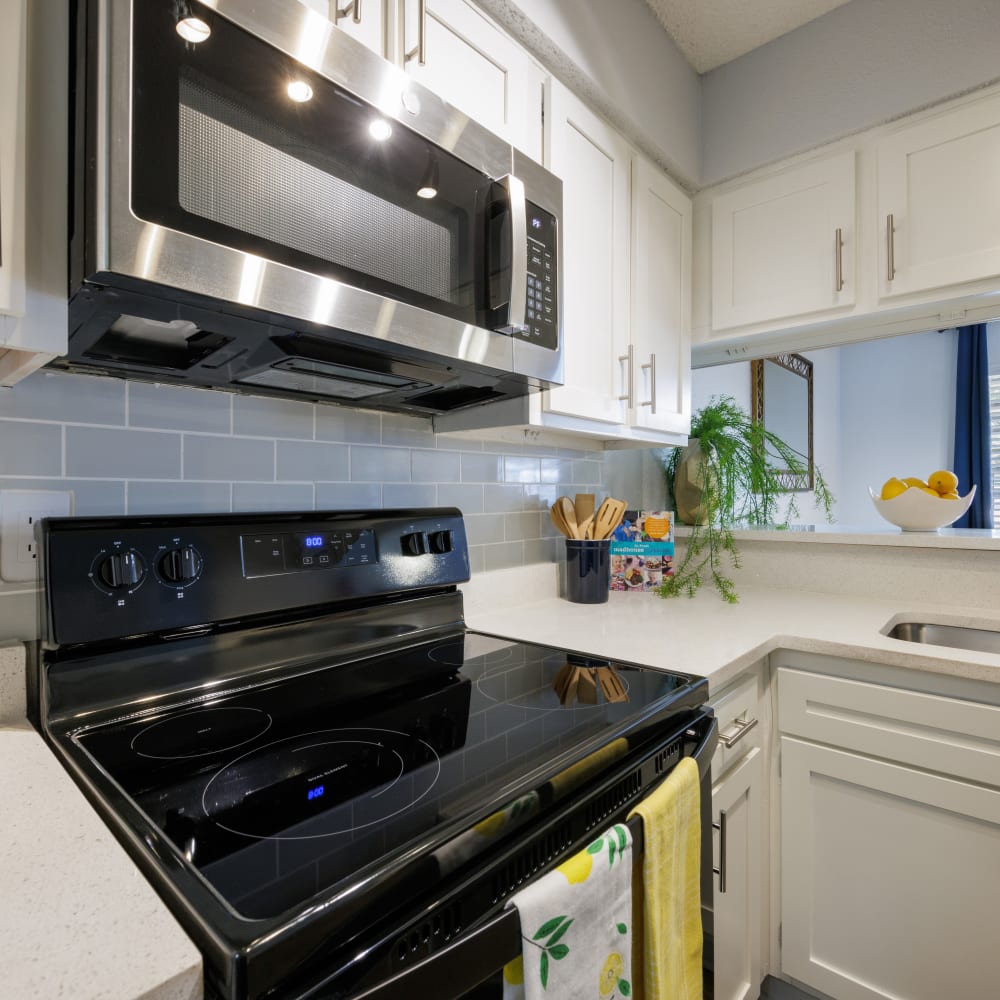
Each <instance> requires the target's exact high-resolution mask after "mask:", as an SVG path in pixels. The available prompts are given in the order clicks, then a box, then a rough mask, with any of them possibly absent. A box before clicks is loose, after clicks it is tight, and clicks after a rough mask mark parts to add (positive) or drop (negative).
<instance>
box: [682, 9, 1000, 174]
mask: <svg viewBox="0 0 1000 1000" xmlns="http://www.w3.org/2000/svg"><path fill="white" fill-rule="evenodd" d="M997 78H1000V3H998V2H997V0H947V2H946V3H941V2H940V0H853V2H852V3H849V4H845V5H844V6H843V7H839V8H837V9H836V10H833V11H831V12H830V13H829V14H826V15H825V16H823V17H821V18H819V19H818V20H816V21H813V22H811V23H810V24H807V25H804V26H803V27H801V28H799V29H797V30H796V31H793V32H790V33H789V34H787V35H785V36H783V37H782V38H779V39H776V40H775V41H773V42H771V43H770V44H768V45H765V46H763V47H761V48H759V49H757V50H755V51H753V52H749V53H747V55H745V56H742V57H741V58H739V59H735V60H733V62H731V63H728V64H727V65H725V66H720V67H719V68H718V69H716V70H713V71H712V72H711V73H707V74H705V76H704V77H702V102H703V104H702V119H703V122H704V134H703V142H704V145H703V149H702V171H701V180H702V184H703V185H705V186H707V185H709V184H714V183H716V182H718V181H720V180H723V179H724V178H727V177H730V176H733V175H735V174H739V173H742V172H744V171H746V170H750V169H753V168H754V167H758V166H760V165H762V164H765V163H769V162H771V161H774V160H777V159H780V158H782V157H785V156H789V155H791V154H793V153H796V152H800V151H802V150H805V149H809V148H811V147H813V146H816V145H819V144H821V143H823V142H826V141H828V140H831V139H835V138H839V137H841V136H844V135H847V134H850V133H852V132H856V131H859V130H862V129H865V128H870V127H872V126H874V125H877V124H880V123H883V122H886V121H889V120H891V119H893V118H896V117H899V116H901V115H904V114H908V113H910V112H913V111H915V110H917V109H919V108H921V107H924V106H927V105H930V104H935V103H938V102H939V101H942V100H945V99H946V98H948V97H953V96H956V95H957V94H959V93H961V92H963V91H966V90H969V89H972V88H975V87H978V86H981V85H983V84H986V83H989V82H992V81H994V80H996V79H997Z"/></svg>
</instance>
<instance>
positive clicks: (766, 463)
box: [657, 396, 834, 604]
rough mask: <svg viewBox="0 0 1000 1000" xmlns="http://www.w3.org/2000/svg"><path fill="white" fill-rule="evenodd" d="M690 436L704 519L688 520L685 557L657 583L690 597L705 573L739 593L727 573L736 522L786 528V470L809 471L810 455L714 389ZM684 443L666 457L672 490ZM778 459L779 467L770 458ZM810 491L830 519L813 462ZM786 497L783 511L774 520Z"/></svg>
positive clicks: (735, 561) (733, 559)
mask: <svg viewBox="0 0 1000 1000" xmlns="http://www.w3.org/2000/svg"><path fill="white" fill-rule="evenodd" d="M690 436H691V438H692V439H694V438H697V439H698V442H699V444H700V446H701V459H700V462H699V464H698V468H697V472H698V477H697V478H698V479H699V481H700V482H701V484H702V488H703V491H704V492H703V494H702V499H701V504H700V507H699V512H700V513H702V514H703V517H702V519H701V520H702V522H703V523H700V524H698V523H696V524H694V525H693V526H692V530H691V535H690V536H689V537H688V539H687V546H686V549H685V552H684V557H683V558H682V559H681V561H680V562H679V563H678V564H677V565H676V566H675V567H674V575H673V576H672V577H669V578H668V579H667V580H666V581H665V582H664V584H663V586H662V587H660V588H659V589H658V591H657V593H658V594H659V595H660V596H661V597H676V596H678V595H679V594H686V595H687V596H688V597H693V596H694V595H695V593H697V591H698V588H699V587H700V586H701V585H702V583H703V582H704V580H705V579H706V578H707V577H710V578H711V580H712V582H713V583H714V584H715V587H716V589H717V590H718V591H719V594H720V595H721V596H722V598H723V600H725V601H728V602H729V603H730V604H735V603H736V601H737V600H739V598H738V596H737V594H736V586H735V583H734V581H733V579H732V577H730V576H729V575H727V574H728V573H729V572H730V571H731V570H730V568H729V567H731V568H732V569H738V568H739V566H740V559H739V552H738V550H737V547H736V540H735V538H734V536H733V528H736V527H745V526H764V525H771V526H773V527H778V528H787V527H788V525H789V522H790V521H791V519H792V518H793V517H794V516H795V515H796V514H797V513H798V510H799V508H798V502H797V499H796V496H795V493H793V492H789V490H788V487H787V483H788V481H789V478H790V477H791V478H795V479H798V478H800V477H808V474H809V463H808V459H807V458H806V457H805V456H804V455H802V454H800V453H799V452H797V451H795V449H794V448H792V447H791V446H789V445H788V444H786V443H785V442H784V441H783V440H782V439H781V438H780V437H778V436H777V435H776V434H774V433H773V432H771V431H769V430H767V429H765V427H764V425H763V424H762V423H760V422H759V421H755V420H752V419H751V417H750V415H749V414H748V413H747V412H746V411H745V410H743V409H742V408H741V407H740V406H739V405H738V404H737V403H736V401H735V400H734V399H733V398H732V397H731V396H721V397H713V398H712V399H710V400H709V402H708V404H707V405H706V406H704V407H703V408H702V409H701V410H699V411H698V412H697V413H696V414H695V415H694V417H693V419H692V421H691V433H690ZM682 453H683V450H682V449H681V448H673V449H671V450H670V452H669V454H666V455H665V458H664V476H665V478H666V481H667V490H668V492H669V493H670V495H671V496H673V495H674V486H675V480H676V476H677V470H678V466H679V464H680V461H681V456H682ZM775 461H780V462H781V463H782V464H783V465H784V468H783V469H780V470H779V469H778V468H776V467H775V465H774V464H773V463H774V462H775ZM812 492H813V495H814V497H815V499H816V503H817V506H819V507H821V508H822V510H823V513H824V516H825V518H826V520H827V521H832V520H833V513H832V511H833V503H834V497H833V494H832V493H831V492H830V490H829V488H828V486H827V484H826V480H825V479H824V478H823V473H822V472H821V471H820V469H819V467H818V466H815V465H814V467H813V486H812ZM786 498H787V500H786ZM783 500H786V502H787V507H786V509H785V514H784V517H783V518H781V519H780V520H777V514H778V510H779V506H780V504H781V502H782V501H783Z"/></svg>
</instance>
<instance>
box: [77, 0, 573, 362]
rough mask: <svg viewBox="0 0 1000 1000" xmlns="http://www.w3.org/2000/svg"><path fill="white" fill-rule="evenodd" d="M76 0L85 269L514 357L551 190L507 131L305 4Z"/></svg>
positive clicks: (457, 351)
mask: <svg viewBox="0 0 1000 1000" xmlns="http://www.w3.org/2000/svg"><path fill="white" fill-rule="evenodd" d="M87 10H88V13H87V18H86V24H87V27H86V35H87V39H86V47H87V61H88V73H89V74H92V80H91V82H92V83H93V86H92V87H88V88H87V89H88V93H89V92H93V93H95V95H96V99H95V100H94V102H93V104H92V106H91V108H90V109H89V111H88V129H87V142H88V144H89V146H90V147H91V148H90V149H89V150H88V155H87V158H86V159H87V162H88V164H91V165H92V168H91V173H92V177H91V185H92V187H91V190H92V197H91V198H90V199H83V200H84V201H87V202H88V209H87V210H88V212H92V213H93V215H92V217H91V218H90V219H89V220H88V231H89V232H90V233H91V234H92V237H91V238H90V239H89V240H88V241H87V245H86V248H85V250H84V257H85V259H84V261H83V263H82V265H81V267H80V270H82V277H83V278H84V279H86V280H90V281H92V282H94V283H97V284H108V285H111V286H120V287H124V288H130V289H136V288H140V289H145V288H146V287H147V286H149V285H151V284H152V285H155V286H157V287H158V288H159V289H160V290H161V292H163V294H166V295H173V297H175V298H180V299H182V300H183V299H184V293H189V294H190V295H191V296H195V297H199V299H200V300H201V301H204V299H206V298H207V299H213V300H222V301H224V302H225V303H227V304H229V306H230V307H236V308H237V309H238V310H242V311H247V310H251V311H256V313H257V314H258V315H260V314H263V315H269V316H277V317H282V318H285V317H288V318H292V319H293V320H301V321H302V322H303V324H304V325H305V324H311V325H314V326H321V327H333V328H337V329H342V330H345V331H349V332H351V333H357V334H364V335H367V336H369V337H372V338H378V339H379V340H381V341H383V342H389V343H391V344H393V345H402V346H404V347H406V348H412V349H415V350H419V351H421V352H423V353H425V354H433V355H436V356H439V357H443V358H455V359H464V360H471V361H474V362H476V363H477V364H480V365H483V366H484V367H489V368H493V369H498V370H501V371H505V372H506V371H513V370H515V369H514V348H513V345H512V339H511V337H510V336H505V335H504V334H510V333H517V334H520V336H521V337H522V338H523V337H525V336H526V335H527V334H528V331H527V329H526V327H527V302H528V269H529V267H530V266H531V265H530V261H529V259H528V256H529V255H528V246H529V240H528V231H529V229H530V227H531V225H532V220H533V219H534V221H535V225H536V227H541V229H544V228H546V227H552V228H553V232H554V226H555V221H556V218H557V213H558V211H559V209H560V207H561V206H560V205H553V204H551V199H550V198H549V197H548V194H547V190H548V188H551V187H552V185H551V183H549V184H548V185H547V186H546V185H545V184H544V183H543V185H542V189H541V191H540V193H539V194H534V192H533V191H532V192H531V194H532V197H533V198H534V202H535V203H534V204H533V205H532V207H529V204H530V203H529V201H528V199H527V193H526V190H525V185H524V183H523V181H522V180H521V179H520V178H518V177H515V176H513V173H512V171H513V163H514V154H513V150H512V148H511V147H510V146H509V145H508V144H507V143H504V142H503V141H502V140H500V139H499V138H497V137H496V136H494V135H493V134H492V133H490V132H488V131H487V130H485V129H483V128H481V127H480V126H478V125H477V124H476V123H474V122H471V121H469V120H468V118H466V117H465V116H464V115H462V114H461V113H460V112H458V111H456V110H455V109H454V108H451V107H450V106H449V105H447V104H445V103H444V102H442V101H441V100H440V99H439V98H437V97H436V96H435V95H434V94H433V93H431V92H430V91H427V90H425V89H424V88H422V87H420V86H419V85H417V84H414V83H413V82H412V81H410V80H409V79H408V77H407V76H406V75H405V74H404V73H403V72H402V71H401V70H399V69H398V68H397V67H394V66H392V65H391V64H389V63H387V62H386V61H385V60H382V59H379V58H378V57H377V56H375V55H374V54H373V53H371V52H369V51H368V50H367V49H366V48H365V47H364V46H362V45H360V44H359V43H358V42H356V41H355V40H354V39H352V38H350V37H348V36H346V35H345V33H344V32H342V31H338V30H337V29H336V28H334V27H333V25H331V24H330V23H329V22H327V21H326V20H325V19H324V18H322V17H320V16H319V15H317V14H316V13H315V12H313V11H311V10H310V9H308V8H307V7H305V6H304V5H302V4H298V3H294V2H285V3H276V2H275V3H265V4H262V3H259V2H252V0H215V2H213V3H211V4H210V5H205V4H200V3H198V2H196V0H184V2H183V3H177V2H176V0H143V2H141V3H140V2H138V0H133V2H132V3H131V4H129V3H117V2H114V3H112V2H109V0H103V2H102V0H92V2H91V3H90V5H89V7H88V8H87ZM185 15H186V16H185ZM104 67H106V69H105V68H104ZM91 154H92V155H91ZM533 169H534V171H536V172H538V173H539V174H541V175H543V181H544V179H545V178H546V177H548V175H547V172H545V171H542V170H541V168H539V167H537V166H533ZM531 170H532V167H530V166H529V167H528V172H529V173H530V172H531ZM551 180H555V179H554V178H552V179H551ZM556 184H557V185H558V182H556ZM557 194H558V197H559V198H560V199H561V186H558V188H557ZM532 208H533V209H534V212H533V213H532ZM541 229H539V231H541ZM535 235H537V233H536V234H535ZM553 239H554V236H553ZM553 249H554V248H553ZM178 293H180V294H178ZM532 301H534V300H533V299H532ZM548 353H552V352H551V351H550V352H548ZM522 374H545V373H537V372H532V371H523V372H522Z"/></svg>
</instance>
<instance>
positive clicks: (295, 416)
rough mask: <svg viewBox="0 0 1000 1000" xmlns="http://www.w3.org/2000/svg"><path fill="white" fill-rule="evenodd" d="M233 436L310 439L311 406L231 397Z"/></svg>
mask: <svg viewBox="0 0 1000 1000" xmlns="http://www.w3.org/2000/svg"><path fill="white" fill-rule="evenodd" d="M233 433H234V434H246V435H248V436H252V437H265V438H306V439H310V438H312V437H313V405H312V404H311V403H300V402H298V401H297V400H294V399H272V398H271V397H270V396H234V397H233Z"/></svg>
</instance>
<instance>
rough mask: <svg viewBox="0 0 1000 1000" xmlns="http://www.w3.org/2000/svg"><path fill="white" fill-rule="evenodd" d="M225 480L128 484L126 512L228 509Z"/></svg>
mask: <svg viewBox="0 0 1000 1000" xmlns="http://www.w3.org/2000/svg"><path fill="white" fill-rule="evenodd" d="M231 504H232V486H231V485H230V484H229V483H176V482H174V483H158V482H150V481H145V482H144V481H141V480H140V481H139V482H132V483H129V484H128V513H129V514H171V513H178V512H183V513H190V514H217V513H224V512H226V511H228V510H230V508H231Z"/></svg>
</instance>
